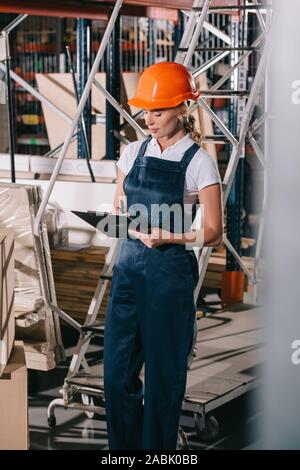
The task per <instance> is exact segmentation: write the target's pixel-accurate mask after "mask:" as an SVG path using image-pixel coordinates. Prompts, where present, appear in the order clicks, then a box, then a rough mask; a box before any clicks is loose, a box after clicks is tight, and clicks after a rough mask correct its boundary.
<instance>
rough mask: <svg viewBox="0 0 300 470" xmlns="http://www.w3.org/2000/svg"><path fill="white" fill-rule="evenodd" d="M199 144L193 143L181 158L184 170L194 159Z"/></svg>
mask: <svg viewBox="0 0 300 470" xmlns="http://www.w3.org/2000/svg"><path fill="white" fill-rule="evenodd" d="M199 148H200V147H199V145H198V144H196V142H195V143H194V144H193V145H191V146H190V147H189V148H188V149H187V150H186V151H185V152H184V154H183V157H182V159H181V160H180V163H181V166H182V167H183V168H184V170H186V169H187V167H188V164H189V163H190V161H191V160H192V158H193V156H194V155H195V153H196V152H197V151H198V150H199Z"/></svg>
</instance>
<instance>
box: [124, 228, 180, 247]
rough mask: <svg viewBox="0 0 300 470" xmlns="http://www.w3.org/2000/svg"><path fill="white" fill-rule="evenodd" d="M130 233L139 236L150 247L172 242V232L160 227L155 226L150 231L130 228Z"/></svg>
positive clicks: (134, 236) (135, 236)
mask: <svg viewBox="0 0 300 470" xmlns="http://www.w3.org/2000/svg"><path fill="white" fill-rule="evenodd" d="M128 233H129V235H131V236H132V237H133V238H138V239H139V240H141V242H143V243H144V244H145V245H146V246H147V247H148V248H155V247H156V246H160V245H164V244H166V243H171V242H172V235H173V234H172V233H171V232H168V231H167V230H163V229H161V228H159V227H153V228H152V229H151V232H150V233H143V232H137V231H136V230H131V229H129V230H128Z"/></svg>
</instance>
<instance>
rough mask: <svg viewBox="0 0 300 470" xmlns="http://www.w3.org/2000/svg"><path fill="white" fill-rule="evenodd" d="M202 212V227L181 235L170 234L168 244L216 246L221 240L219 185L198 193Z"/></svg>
mask: <svg viewBox="0 0 300 470" xmlns="http://www.w3.org/2000/svg"><path fill="white" fill-rule="evenodd" d="M199 202H200V204H201V212H202V227H201V228H200V229H197V230H191V231H190V232H187V233H183V234H181V235H180V237H178V235H177V234H171V240H170V243H179V244H191V245H193V246H218V245H220V243H221V242H222V239H223V208H222V194H221V185H220V184H219V183H218V184H212V185H210V186H207V187H205V188H203V189H201V190H200V191H199Z"/></svg>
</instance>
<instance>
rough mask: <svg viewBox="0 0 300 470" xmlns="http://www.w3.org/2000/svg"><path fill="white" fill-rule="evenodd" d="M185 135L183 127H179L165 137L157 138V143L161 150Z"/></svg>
mask: <svg viewBox="0 0 300 470" xmlns="http://www.w3.org/2000/svg"><path fill="white" fill-rule="evenodd" d="M184 136H185V132H184V129H183V128H181V129H179V130H178V131H176V133H174V134H172V135H167V136H165V137H161V138H160V139H157V142H158V145H159V146H160V149H161V151H162V152H163V151H164V150H166V148H168V147H171V145H174V144H176V142H178V141H179V140H180V139H182V138H183V137H184Z"/></svg>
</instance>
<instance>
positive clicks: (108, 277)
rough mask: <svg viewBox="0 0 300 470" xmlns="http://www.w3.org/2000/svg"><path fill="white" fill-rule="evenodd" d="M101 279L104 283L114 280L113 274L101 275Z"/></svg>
mask: <svg viewBox="0 0 300 470" xmlns="http://www.w3.org/2000/svg"><path fill="white" fill-rule="evenodd" d="M99 277H100V279H103V281H106V280H110V279H111V278H112V274H100V276H99Z"/></svg>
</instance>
